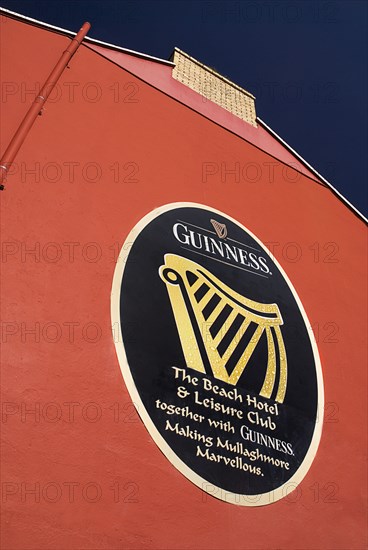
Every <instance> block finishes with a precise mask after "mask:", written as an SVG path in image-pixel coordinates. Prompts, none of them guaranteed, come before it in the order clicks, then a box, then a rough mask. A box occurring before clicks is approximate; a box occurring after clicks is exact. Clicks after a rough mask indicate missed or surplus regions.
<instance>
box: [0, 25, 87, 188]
mask: <svg viewBox="0 0 368 550" xmlns="http://www.w3.org/2000/svg"><path fill="white" fill-rule="evenodd" d="M90 28H91V25H90V23H87V22H86V23H83V25H82V27H81V29H80V30H79V31H78V33H77V34H76V36H75V37H74V38H73V40H72V41H71V42H70V44H69V46H68V48H67V49H66V50H65V51H64V52H63V54H62V56H61V57H60V59H59V61H58V62H57V63H56V65H55V67H54V68H53V70H52V71H51V73H50V75H49V77H48V79H47V80H46V82H45V84H44V85H43V86H42V88H41V90H40V93H39V95H38V96H37V97H36V98H35V100H34V101H33V103H32V105H31V107H30V108H29V110H28V112H27V114H26V115H25V117H24V119H23V120H22V122H21V123H20V125H19V128H18V130H17V131H16V132H15V134H14V136H13V139H12V140H11V142H10V143H9V146H8V148H7V149H6V151H5V153H4V155H3V156H2V158H1V160H0V190H1V191H2V190H3V189H4V185H3V182H4V181H5V179H6V174H7V172H8V170H9V168H10V166H11V164H12V162H13V161H14V159H15V157H16V155H17V153H18V151H19V149H20V147H21V145H22V143H23V141H24V140H25V139H26V137H27V134H28V132H29V131H30V129H31V128H32V126H33V123H34V121H35V120H36V118H37V115H39V114H40V112H41V110H42V107H43V106H44V104H45V103H46V100H47V98H48V97H49V95H50V93H51V92H52V90H53V89H54V86H55V84H56V83H57V81H58V80H59V78H60V76H61V75H62V73H63V71H64V69H65V67H66V66H67V65H68V63H69V61H70V59H71V58H72V56H73V55H74V54H75V52H76V51H77V49H78V48H79V46H80V44H81V42H82V41H83V39H84V37H85V36H86V34H87V32H88V31H89V29H90Z"/></svg>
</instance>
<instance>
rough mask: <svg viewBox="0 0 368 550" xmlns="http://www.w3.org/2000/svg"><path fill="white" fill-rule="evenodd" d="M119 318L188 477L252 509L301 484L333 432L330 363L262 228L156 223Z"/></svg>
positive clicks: (174, 213)
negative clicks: (325, 371)
mask: <svg viewBox="0 0 368 550" xmlns="http://www.w3.org/2000/svg"><path fill="white" fill-rule="evenodd" d="M112 321H113V324H114V325H115V326H116V323H118V324H119V327H120V330H121V332H120V338H119V339H118V341H117V342H115V344H116V349H117V353H118V358H119V362H120V366H121V369H122V373H123V376H124V380H125V382H126V384H127V387H128V390H129V392H130V395H131V397H132V401H133V402H134V403H135V404H136V406H137V409H138V412H139V414H140V416H141V418H142V420H143V422H144V424H145V426H146V428H147V429H148V431H149V432H150V434H151V436H152V437H153V439H154V440H155V441H156V443H157V445H158V446H159V447H160V449H161V450H162V451H163V453H164V454H165V455H166V456H167V458H168V459H169V460H170V461H171V462H172V464H174V466H175V467H176V468H178V470H180V472H182V473H183V474H184V475H185V476H186V477H187V478H188V479H190V480H191V481H192V482H194V483H195V484H196V485H198V486H199V487H200V488H201V489H202V490H204V491H206V492H208V493H209V494H211V495H213V496H215V497H217V498H220V499H222V500H226V501H227V502H232V503H235V504H240V505H248V506H254V505H264V504H270V503H272V502H275V501H276V500H278V499H280V498H282V497H283V496H286V495H287V494H288V493H289V492H290V490H292V489H294V488H295V487H296V486H297V484H298V483H299V482H300V481H301V480H302V479H303V477H304V476H305V474H306V472H307V471H308V469H309V467H310V465H311V463H312V460H313V458H314V456H315V453H316V450H317V446H318V443H319V439H320V435H321V426H322V416H323V383H322V374H321V367H320V362H319V356H318V351H317V348H316V345H315V343H314V341H313V340H312V339H311V331H310V324H309V322H308V319H307V317H306V314H305V311H304V309H303V306H302V304H301V302H300V300H299V298H298V296H297V294H296V292H295V290H294V288H293V286H292V284H291V283H290V281H289V279H288V277H287V275H286V274H285V272H284V271H283V270H282V268H281V266H280V265H279V264H278V263H277V262H276V261H275V259H274V258H273V257H272V256H271V254H270V252H269V251H268V250H267V249H266V247H265V246H264V245H263V244H262V243H261V242H260V241H259V240H258V239H257V238H256V237H255V236H254V235H253V234H252V233H251V232H250V231H248V230H247V229H246V228H245V227H243V226H241V225H240V224H239V223H238V222H236V221H235V220H233V219H232V218H230V217H229V216H227V215H225V214H223V213H221V212H219V211H217V210H213V209H211V208H209V207H207V206H203V205H199V204H192V203H176V204H171V205H166V206H164V207H162V208H159V209H157V210H155V211H154V212H152V213H150V214H149V215H147V216H146V217H145V218H144V219H143V220H141V221H140V222H139V224H138V225H137V226H136V227H135V228H134V229H133V230H132V232H131V233H130V235H129V236H128V238H127V240H126V242H125V244H124V246H123V248H122V251H121V255H120V257H119V261H118V263H117V266H116V270H115V276H114V282H113V290H112Z"/></svg>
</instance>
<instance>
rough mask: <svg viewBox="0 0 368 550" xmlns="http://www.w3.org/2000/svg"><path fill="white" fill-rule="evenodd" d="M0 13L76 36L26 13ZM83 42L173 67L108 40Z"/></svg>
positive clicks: (0, 11) (169, 62)
mask: <svg viewBox="0 0 368 550" xmlns="http://www.w3.org/2000/svg"><path fill="white" fill-rule="evenodd" d="M0 13H5V14H7V15H9V16H11V17H12V18H13V19H19V20H21V21H26V22H28V23H31V24H34V25H37V26H38V27H43V28H45V29H48V30H53V31H57V32H59V33H62V34H65V35H67V36H76V34H77V33H76V32H74V31H69V30H68V29H64V28H62V27H56V26H55V25H50V24H49V23H44V22H43V21H39V20H38V19H33V18H32V17H28V16H26V15H22V14H20V13H17V12H15V11H11V10H8V9H6V8H3V7H1V6H0ZM84 41H85V42H89V43H92V44H96V46H104V47H108V48H111V49H113V50H117V51H120V52H122V53H126V54H128V55H133V56H135V57H140V58H142V59H147V60H148V61H155V62H156V63H161V64H163V65H167V66H169V67H175V63H173V62H172V61H168V60H167V59H161V58H160V57H154V56H153V55H148V54H145V53H141V52H136V51H135V50H129V49H128V48H123V47H122V46H116V44H110V43H109V42H103V41H102V40H97V39H96V38H90V37H89V36H86V37H85V39H84Z"/></svg>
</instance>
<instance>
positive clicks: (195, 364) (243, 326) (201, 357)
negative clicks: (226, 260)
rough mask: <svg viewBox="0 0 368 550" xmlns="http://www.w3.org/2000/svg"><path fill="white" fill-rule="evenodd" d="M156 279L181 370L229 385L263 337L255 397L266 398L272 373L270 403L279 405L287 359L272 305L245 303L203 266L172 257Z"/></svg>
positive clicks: (167, 259)
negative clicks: (263, 359) (262, 369)
mask: <svg viewBox="0 0 368 550" xmlns="http://www.w3.org/2000/svg"><path fill="white" fill-rule="evenodd" d="M159 274H160V277H161V279H162V280H163V281H164V283H165V284H166V288H167V291H168V294H169V298H170V302H171V307H172V310H173V314H174V318H175V322H176V326H177V330H178V333H179V337H180V342H181V345H182V349H183V353H184V357H185V361H186V364H187V366H188V367H189V368H191V369H194V370H197V371H199V372H202V373H207V374H208V373H209V369H210V372H211V374H213V376H214V377H215V378H217V379H218V380H222V381H223V382H226V383H228V384H232V385H234V386H235V385H236V384H237V383H238V381H239V378H240V376H241V375H242V373H243V371H244V369H245V368H246V366H247V364H248V361H249V359H250V358H251V355H252V353H253V351H254V350H255V348H256V346H257V344H258V343H259V341H260V339H261V336H262V335H263V333H265V334H266V338H267V350H268V354H267V355H268V357H267V368H266V374H265V378H264V382H263V385H262V388H261V390H260V392H259V395H261V396H263V397H267V398H270V397H271V395H272V393H273V391H274V386H275V383H276V377H277V371H278V385H277V392H276V397H275V399H276V401H278V402H279V403H282V402H283V401H284V397H285V392H286V384H287V358H286V351H285V345H284V341H283V338H282V334H281V329H280V325H282V324H283V320H282V317H281V314H280V311H279V308H278V306H277V304H261V303H259V302H255V301H253V300H250V299H248V298H245V297H244V296H242V295H241V294H238V293H237V292H235V291H234V290H232V289H231V288H229V287H228V286H227V285H225V284H224V283H222V282H221V281H220V280H219V279H218V278H217V277H215V276H214V275H213V274H212V273H210V271H208V270H207V269H205V268H204V267H202V266H200V265H199V264H197V263H195V262H192V261H191V260H188V259H187V258H183V257H181V256H178V255H176V254H165V264H164V265H162V266H161V267H160V269H159ZM252 331H254V332H252ZM249 334H251V338H250V339H249ZM276 346H277V351H278V352H277V353H276ZM206 367H207V369H206ZM275 391H276V390H275Z"/></svg>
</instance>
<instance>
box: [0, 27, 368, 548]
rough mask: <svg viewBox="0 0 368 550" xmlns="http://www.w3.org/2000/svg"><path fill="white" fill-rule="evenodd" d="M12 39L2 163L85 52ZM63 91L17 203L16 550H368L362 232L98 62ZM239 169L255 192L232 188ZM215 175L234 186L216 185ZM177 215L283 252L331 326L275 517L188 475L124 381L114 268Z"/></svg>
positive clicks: (9, 307)
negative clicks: (304, 451) (202, 209)
mask: <svg viewBox="0 0 368 550" xmlns="http://www.w3.org/2000/svg"><path fill="white" fill-rule="evenodd" d="M1 41H2V79H3V89H2V92H3V93H2V104H1V108H2V132H1V149H2V151H3V150H4V148H5V146H6V145H7V144H8V142H9V140H10V138H11V136H12V134H13V132H14V131H15V129H16V127H17V124H18V123H19V122H20V120H21V118H22V116H23V115H24V113H25V112H26V110H27V108H28V106H29V104H30V103H31V101H32V94H29V95H27V96H25V97H24V91H25V87H27V88H31V87H32V86H33V85H34V83H35V82H41V83H42V82H43V80H44V79H45V77H46V76H47V75H48V73H49V72H50V70H51V68H52V66H53V64H54V63H55V62H56V60H57V59H58V57H59V55H60V53H61V52H62V50H63V48H65V45H66V44H67V43H68V42H69V39H68V38H65V37H63V36H61V35H58V34H55V33H52V32H49V31H46V30H42V29H39V28H36V27H33V26H30V25H27V24H24V23H21V22H17V21H14V20H11V19H4V18H1ZM4 83H5V84H4ZM73 83H74V84H73ZM124 87H125V88H124ZM58 90H59V92H58V93H59V97H56V100H55V94H53V96H52V97H51V99H52V98H53V97H54V100H53V101H49V102H48V103H47V105H46V108H45V110H44V113H43V115H42V116H41V117H39V118H38V119H37V120H36V123H35V125H34V127H33V129H32V130H31V132H30V134H29V136H28V138H27V140H26V142H25V143H24V145H23V147H22V149H21V151H20V153H19V154H18V157H17V159H16V164H15V166H14V169H13V173H12V175H10V176H9V177H8V182H7V184H6V190H5V191H4V192H3V193H1V202H2V204H1V215H2V258H1V259H2V264H1V266H2V288H1V292H2V296H1V298H2V300H1V301H2V362H3V373H2V391H3V396H2V399H3V415H2V434H3V446H2V461H3V468H2V501H3V516H2V522H3V523H2V527H3V529H2V544H3V547H4V548H6V549H25V548H29V549H61V548H63V549H64V548H70V549H81V548H86V549H95V548H110V549H116V548H132V549H138V548H152V549H158V548H170V549H182V548H200V549H203V550H204V549H207V548H214V549H222V548H234V549H243V548H247V549H264V548H267V549H271V548H275V549H276V548H285V549H294V548H308V549H317V548H318V549H320V548H333V549H346V548H349V549H360V548H363V547H364V544H365V542H364V536H365V533H366V522H365V515H364V502H365V487H366V468H365V462H364V450H365V448H366V447H365V445H366V439H365V438H366V431H365V421H366V408H365V403H366V370H365V366H364V364H365V363H364V357H365V344H364V339H365V323H364V320H365V304H366V285H365V263H364V258H365V227H364V225H363V223H362V222H361V221H360V220H359V219H358V218H357V217H356V216H355V215H354V214H352V212H351V211H349V210H348V209H347V208H346V207H345V206H344V204H343V203H342V202H340V201H339V200H338V199H337V198H336V197H335V196H333V195H332V193H331V192H330V191H329V190H328V189H327V188H325V187H324V186H323V185H320V184H318V183H316V182H315V181H313V180H312V179H310V178H308V177H306V176H305V175H303V174H301V173H299V172H296V171H295V170H293V169H292V168H290V167H289V168H288V169H286V168H285V166H286V165H285V164H284V163H283V162H282V161H275V159H274V157H271V156H269V155H268V154H267V153H265V152H264V151H262V150H260V149H259V148H257V147H255V146H254V145H252V144H251V143H248V142H247V141H245V140H244V139H242V138H241V137H239V136H237V135H234V134H233V133H231V132H229V131H227V130H226V129H224V128H222V127H221V126H219V125H216V124H215V123H213V122H211V121H210V120H208V119H207V118H205V117H203V116H202V115H200V114H198V113H196V112H195V111H193V110H191V109H189V108H187V107H186V106H185V105H183V104H181V103H179V102H178V101H177V100H175V99H172V98H170V97H168V96H167V95H165V94H163V93H162V92H160V91H159V90H157V89H155V88H153V87H151V86H150V85H149V84H147V83H145V82H143V81H142V80H140V79H139V78H137V77H135V76H133V75H132V74H131V73H127V72H126V71H125V70H124V69H123V68H121V67H119V66H117V65H116V64H114V63H112V62H110V61H108V60H106V59H104V58H103V57H102V56H101V55H99V54H97V53H96V52H94V51H92V50H91V49H89V48H87V47H81V48H80V49H79V51H78V52H77V54H76V55H75V57H74V58H73V60H72V61H71V63H70V68H69V69H67V70H66V71H65V72H64V74H63V76H62V78H61V80H60V83H59V88H58ZM72 90H74V94H72ZM118 90H119V97H116V93H117V91H118ZM96 93H98V94H99V97H96ZM132 99H133V100H134V102H131V100H132ZM269 162H275V163H276V164H275V165H274V173H273V176H272V177H271V176H270V165H269V164H266V163H269ZM73 163H77V164H73ZM91 163H95V164H91ZM205 163H210V164H205ZM236 163H238V166H239V168H240V170H241V171H243V172H244V173H245V174H247V173H248V180H247V179H246V178H243V177H242V176H241V177H240V181H236V180H237V177H236V176H234V174H230V173H226V169H231V168H234V167H235V166H237V165H236ZM249 163H254V164H249ZM96 167H97V168H96ZM117 167H119V174H117V170H118V168H117ZM206 167H207V169H211V170H212V171H216V170H217V172H216V173H215V174H213V175H208V174H207V176H206V177H205V174H206V173H205V172H204V170H205V169H206ZM73 168H74V173H73ZM96 169H98V174H97V175H98V177H97V178H96V179H97V181H92V180H93V179H94V178H95V175H96V173H97V172H96ZM32 170H34V172H33V173H32V172H31V171H32ZM133 172H134V174H133V175H132V173H133ZM256 173H257V174H258V176H259V177H258V181H255V180H256V179H257V178H256ZM117 179H119V181H116V180H117ZM249 179H250V180H253V181H249ZM176 201H191V202H197V203H203V204H206V205H208V206H211V207H214V208H217V209H219V210H222V211H223V212H225V213H227V214H228V215H230V216H232V217H234V218H235V219H237V220H238V221H239V222H240V223H242V224H243V225H245V226H246V227H247V228H249V229H250V230H251V231H252V232H253V233H254V234H255V235H257V237H259V238H260V239H261V240H262V241H263V242H264V243H266V244H267V243H278V244H274V245H271V246H270V248H271V249H272V246H273V247H274V248H273V250H274V254H275V256H276V258H277V259H278V261H279V262H280V264H281V265H282V267H283V268H284V269H285V271H286V273H287V274H288V276H289V278H290V279H291V281H292V282H293V284H294V286H295V288H296V290H297V292H298V294H299V296H300V298H301V300H302V302H303V305H304V307H305V309H306V312H307V314H308V316H309V319H310V321H311V323H312V325H313V326H314V328H315V329H317V328H318V329H319V331H318V334H317V338H318V347H319V352H320V355H321V362H322V368H323V376H324V385H325V401H326V409H325V419H324V427H323V432H322V439H321V443H320V447H319V450H318V452H317V456H316V458H315V461H314V462H313V464H312V467H311V469H310V471H309V473H308V474H307V476H306V477H305V478H304V480H303V482H302V483H301V485H300V486H299V487H298V489H297V491H294V492H293V493H291V494H290V495H289V496H288V497H287V498H285V499H283V500H281V501H279V502H277V503H275V504H272V505H269V506H265V507H260V508H250V507H249V508H247V507H240V506H234V505H230V504H226V503H224V502H222V501H219V500H216V499H213V498H211V497H209V496H208V495H206V494H205V493H202V492H201V491H200V490H199V489H198V488H197V487H195V486H194V485H192V484H191V483H190V482H189V481H188V480H187V479H186V478H184V477H183V476H182V475H181V474H180V473H179V472H178V471H177V470H176V469H175V468H174V467H173V466H172V465H171V463H170V462H169V461H168V460H167V459H166V458H165V457H164V456H163V454H162V453H161V452H160V450H159V449H158V447H157V446H156V445H155V443H154V442H153V441H152V439H151V438H150V436H149V434H148V432H147V430H146V428H145V427H144V425H143V424H142V422H141V421H140V419H139V417H138V416H137V414H136V413H135V412H134V409H133V407H132V405H131V403H130V397H129V394H128V392H127V390H126V387H125V385H124V382H123V379H122V376H121V372H120V368H119V364H118V361H117V357H116V353H115V347H114V342H113V339H112V337H111V322H110V292H111V284H112V277H113V273H114V268H115V261H114V258H116V254H117V250H118V247H119V246H121V245H122V243H123V242H124V240H125V238H126V236H127V235H128V233H129V231H130V230H131V228H132V227H133V226H134V225H135V223H136V222H137V221H138V220H139V219H141V218H142V217H143V216H144V215H145V214H146V213H148V212H149V211H151V210H152V209H154V208H155V207H157V206H160V205H162V204H166V203H171V202H176ZM67 243H69V244H67ZM71 243H73V244H71ZM31 250H33V251H34V252H33V253H32V252H30V251H31ZM296 254H297V257H295V255H296ZM73 327H74V330H73ZM32 329H33V330H35V332H33V333H31V332H29V331H31V330H32ZM73 332H74V334H72V333H73ZM316 332H317V330H316ZM138 336H139V335H138ZM53 340H55V341H54V342H53ZM71 403H75V405H71ZM32 409H33V410H35V411H36V413H34V414H32V413H30V412H28V411H29V410H32ZM72 410H74V414H72V413H71V411H72ZM96 413H99V414H100V418H95V415H96ZM93 420H96V421H94V422H93ZM72 484H73V485H72ZM73 487H74V495H73ZM32 488H33V490H35V493H33V494H31V493H28V491H30V490H31V489H32ZM117 488H119V494H117ZM96 490H99V491H100V494H99V495H97V497H100V498H99V499H98V498H96V499H95V495H96ZM93 500H96V501H95V502H93ZM53 501H54V502H53Z"/></svg>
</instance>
